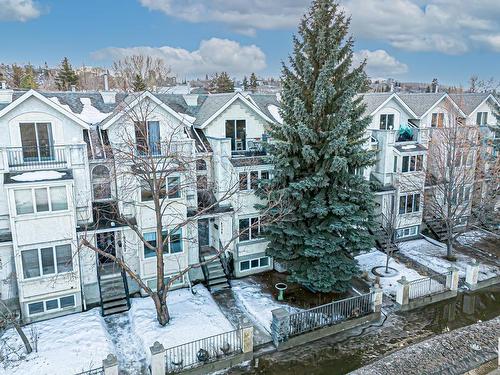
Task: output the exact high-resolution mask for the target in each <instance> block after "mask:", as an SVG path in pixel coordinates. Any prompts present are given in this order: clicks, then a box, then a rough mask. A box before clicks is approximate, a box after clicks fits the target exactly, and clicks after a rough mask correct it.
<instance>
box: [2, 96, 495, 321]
mask: <svg viewBox="0 0 500 375" xmlns="http://www.w3.org/2000/svg"><path fill="white" fill-rule="evenodd" d="M364 101H365V102H366V105H367V115H370V116H372V123H371V125H370V127H369V129H367V139H368V140H369V142H368V143H367V147H369V148H371V149H373V150H376V151H377V155H378V156H377V163H376V164H375V165H374V166H373V167H372V168H371V169H370V170H364V171H362V173H363V174H364V175H365V177H366V178H367V179H370V180H372V181H376V182H377V186H378V188H377V192H376V199H377V203H378V205H377V207H378V210H379V212H378V213H379V214H381V213H382V212H384V210H385V209H386V207H388V205H394V204H396V205H398V208H397V212H398V215H399V216H400V220H398V228H397V237H398V239H400V240H405V239H411V238H415V237H417V236H418V235H419V233H420V231H421V227H422V221H423V212H424V190H425V177H424V176H423V174H422V170H423V168H424V166H425V164H426V162H427V152H428V148H429V139H430V132H431V131H432V128H434V127H441V126H443V123H445V122H446V118H447V116H448V112H449V111H450V108H453V109H454V110H456V111H458V112H459V113H460V116H461V117H463V118H464V119H466V120H467V121H468V122H471V123H473V124H475V125H478V126H480V127H481V128H484V129H485V131H486V132H487V130H486V128H487V125H488V124H490V125H494V124H496V119H495V116H494V113H493V110H494V109H493V108H494V105H495V103H497V102H496V99H495V98H494V97H493V96H492V95H488V94H464V95H462V96H461V98H460V100H458V98H454V97H453V96H449V95H447V94H442V93H432V94H395V93H387V94H385V93H384V94H366V95H364ZM144 102H147V103H150V104H152V106H150V107H149V108H151V110H150V111H149V112H148V115H147V118H146V119H144V121H135V122H134V121H133V120H131V118H130V117H127V115H126V113H127V111H131V110H132V109H134V108H137V107H138V106H141V105H142V103H144ZM450 104H451V106H450ZM279 105H280V104H279V98H277V96H275V95H262V94H246V93H231V94H214V95H195V94H188V95H176V94H156V93H150V92H144V93H140V94H137V95H132V94H125V93H116V92H111V91H103V92H73V91H72V92H37V91H35V90H30V91H13V90H9V89H7V88H5V87H3V88H2V89H1V90H0V173H1V178H0V298H1V300H2V301H3V302H5V303H6V304H7V305H8V306H11V308H14V309H17V308H18V309H20V311H21V315H22V317H23V320H24V321H25V322H30V321H35V320H40V319H47V318H50V317H54V316H58V315H63V314H67V313H72V312H77V311H82V310H85V309H87V308H89V307H91V306H95V305H98V304H101V305H103V306H104V305H105V310H104V311H105V312H107V313H112V312H115V311H121V309H123V308H126V303H127V302H126V300H125V298H128V295H129V294H132V293H136V292H138V291H139V288H138V287H137V285H136V284H135V283H134V282H133V280H131V279H130V278H127V277H125V276H124V275H122V274H121V273H120V270H119V269H117V268H115V267H112V265H111V266H110V265H109V263H108V259H107V258H106V257H103V256H101V255H98V254H97V253H96V252H95V251H91V250H88V249H86V250H84V249H79V246H78V244H79V243H80V240H81V239H82V238H83V237H85V238H87V239H89V241H92V243H93V244H94V245H95V246H96V247H97V248H99V249H102V250H103V251H106V252H111V253H112V254H113V255H116V256H117V257H119V258H121V259H123V260H124V261H126V263H127V264H128V265H129V266H130V267H131V269H133V271H134V272H136V273H137V274H138V275H140V277H141V279H142V280H144V281H145V282H146V283H147V284H148V286H150V287H151V288H154V286H155V281H156V279H155V277H156V259H155V254H152V252H151V250H150V249H149V248H148V247H146V246H144V243H143V241H141V240H139V235H141V236H142V237H143V238H144V239H145V240H147V241H151V243H154V241H155V240H156V232H155V230H156V229H155V223H156V221H155V220H156V219H155V213H154V210H151V209H148V208H150V207H149V206H148V205H149V204H150V202H148V191H147V190H145V189H144V188H143V187H141V186H133V188H130V187H126V186H125V185H126V184H127V182H124V181H123V180H122V179H120V178H113V176H117V173H116V172H117V170H127V168H128V169H130V168H131V166H130V165H127V163H124V162H117V160H116V157H115V155H113V154H112V153H110V152H109V150H108V148H107V146H108V145H110V144H119V143H120V142H123V139H124V134H126V135H127V139H129V140H131V142H132V143H134V144H135V145H136V146H140V145H141V144H144V141H145V140H144V137H147V140H148V142H147V143H149V144H156V143H158V144H163V143H161V142H160V141H162V140H164V139H167V138H169V139H170V138H171V139H174V140H175V142H174V143H175V144H178V145H182V150H183V152H184V153H185V154H186V155H189V156H190V157H192V158H193V160H196V163H194V164H195V165H194V166H193V168H192V170H190V171H188V172H186V171H184V172H179V174H178V175H175V174H173V175H171V176H169V178H168V181H167V182H166V185H167V186H166V187H165V189H166V194H167V195H168V199H169V203H170V204H169V205H168V206H167V208H166V210H165V212H163V216H164V218H165V220H164V223H165V225H166V226H167V228H165V230H170V228H173V227H176V224H178V223H180V222H183V221H186V220H188V219H189V217H193V215H194V216H195V217H196V220H194V221H193V222H191V223H190V225H187V226H185V227H182V228H181V229H177V232H176V233H172V234H171V236H170V240H169V243H168V246H166V247H165V249H166V250H165V256H164V258H165V268H166V272H165V274H166V275H168V274H175V273H176V272H178V271H179V269H182V268H185V267H186V266H188V265H190V264H195V263H198V262H199V261H200V259H204V257H205V256H206V255H210V254H211V253H213V250H214V249H220V248H221V247H224V246H226V245H228V244H229V246H228V247H227V251H226V252H225V253H226V256H227V257H228V259H230V263H231V264H232V269H233V271H232V272H233V274H234V276H235V277H242V276H245V275H248V274H251V273H256V272H262V271H267V270H271V269H273V267H274V264H273V259H272V258H270V257H268V256H266V252H265V250H266V246H267V242H266V240H265V239H264V238H262V237H261V235H260V230H261V228H260V225H259V212H258V210H257V209H256V208H255V204H256V203H258V202H259V200H258V198H257V197H256V196H255V190H256V189H257V188H258V182H257V181H259V180H262V179H267V178H272V169H273V167H272V165H271V164H270V163H269V159H268V158H267V157H266V147H265V146H266V143H267V142H272V140H270V139H269V138H268V137H267V135H266V131H267V129H268V126H269V124H270V123H280V121H281V118H280V115H279V110H278V109H279ZM138 127H142V129H143V130H146V131H145V132H138V129H137V128H138ZM140 134H142V135H140ZM144 134H145V136H144ZM490 136H491V134H490ZM153 148H154V147H153ZM146 154H147V155H145V156H146V157H152V156H154V157H155V158H156V159H161V158H162V157H166V156H167V155H168V150H165V149H163V147H159V148H158V149H154V150H153V149H151V148H150V149H148V150H146ZM143 156H144V155H138V156H137V157H143ZM471 163H474V161H471ZM471 168H474V166H473V165H471ZM189 174H192V175H195V179H193V180H191V179H189V176H188V175H189ZM405 178H412V179H413V180H414V182H413V183H412V185H411V187H408V185H407V184H403V183H401V181H402V180H403V179H405ZM233 185H234V186H236V190H237V191H236V193H235V194H231V195H227V192H228V191H229V190H231V186H233ZM180 186H182V188H180ZM125 191H127V193H126V194H125V193H124V192H125ZM467 194H472V189H471V190H470V191H468V192H467ZM125 195H127V196H126V197H125ZM207 202H208V205H210V202H217V204H214V205H213V206H211V208H210V209H209V210H205V211H203V214H201V215H199V214H198V215H196V212H200V208H203V207H204V206H206V205H207ZM106 212H108V213H109V214H103V213H106ZM117 213H119V215H121V216H122V217H126V218H128V219H127V220H129V222H133V223H134V226H135V228H137V231H135V230H133V229H132V228H131V226H127V225H122V224H120V223H121V222H120V221H119V220H114V217H113V215H116V214H117ZM245 228H250V230H247V231H245V232H244V234H241V235H240V237H239V239H238V240H236V241H232V237H233V235H234V233H239V232H241V230H242V229H245ZM183 231H184V232H186V233H184V232H183ZM187 232H189V233H187ZM217 267H220V268H221V269H214V268H212V269H211V270H210V272H211V273H212V274H213V275H215V276H214V277H213V278H211V277H210V275H208V276H207V274H206V272H205V273H203V272H201V271H200V270H199V269H196V270H192V271H191V272H189V273H188V274H186V276H185V277H183V278H182V279H181V280H178V282H177V283H176V286H178V287H181V286H187V285H188V284H189V283H191V282H194V281H196V280H203V279H205V281H207V283H208V284H209V286H210V287H211V288H213V289H217V287H223V286H224V283H227V280H226V279H225V277H226V273H227V270H226V269H223V268H222V265H216V266H215V268H217ZM109 285H113V287H114V292H110V291H109V288H108V287H107V286H109ZM116 285H119V288H118V289H119V290H120V292H119V293H118V296H117V295H113V296H109V293H112V294H113V293H114V294H116ZM124 295H125V296H124Z"/></svg>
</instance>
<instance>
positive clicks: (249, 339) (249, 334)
mask: <svg viewBox="0 0 500 375" xmlns="http://www.w3.org/2000/svg"><path fill="white" fill-rule="evenodd" d="M242 335H243V353H252V352H253V326H251V327H246V328H243V329H242Z"/></svg>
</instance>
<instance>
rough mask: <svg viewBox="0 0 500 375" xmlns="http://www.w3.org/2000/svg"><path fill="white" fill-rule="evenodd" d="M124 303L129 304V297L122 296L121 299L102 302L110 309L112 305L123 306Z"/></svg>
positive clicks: (103, 305) (104, 307)
mask: <svg viewBox="0 0 500 375" xmlns="http://www.w3.org/2000/svg"><path fill="white" fill-rule="evenodd" d="M123 305H125V306H127V299H126V298H120V299H116V300H113V301H108V302H103V303H102V307H103V309H109V308H112V307H118V306H123Z"/></svg>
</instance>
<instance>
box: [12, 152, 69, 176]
mask: <svg viewBox="0 0 500 375" xmlns="http://www.w3.org/2000/svg"><path fill="white" fill-rule="evenodd" d="M6 151H7V161H8V164H9V169H10V170H13V171H25V170H33V169H57V168H66V166H67V161H68V160H67V153H66V146H39V147H37V146H30V147H8V148H7V149H6Z"/></svg>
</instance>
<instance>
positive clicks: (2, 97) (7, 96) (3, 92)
mask: <svg viewBox="0 0 500 375" xmlns="http://www.w3.org/2000/svg"><path fill="white" fill-rule="evenodd" d="M0 85H1V86H0V87H1V89H0V103H1V104H8V103H12V95H14V90H10V89H8V88H7V82H5V81H2V82H1V83H0Z"/></svg>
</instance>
